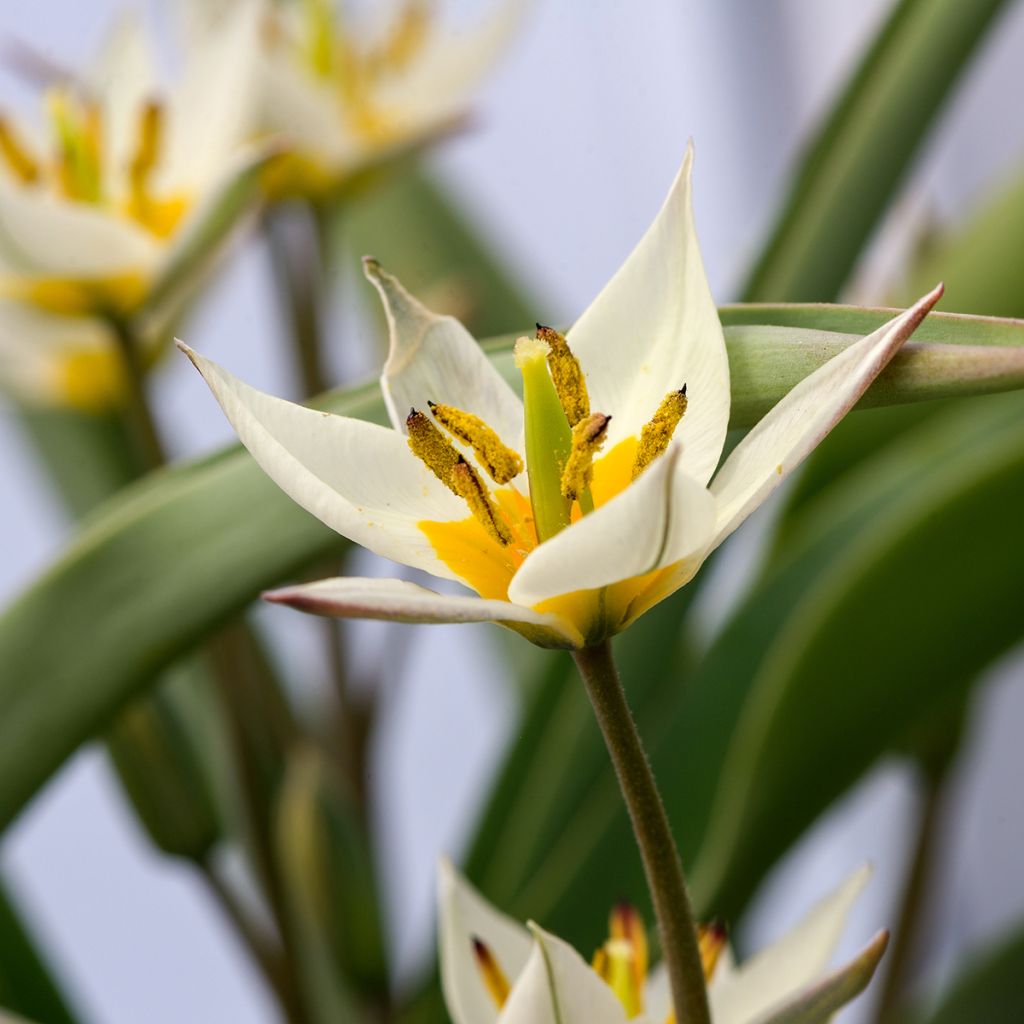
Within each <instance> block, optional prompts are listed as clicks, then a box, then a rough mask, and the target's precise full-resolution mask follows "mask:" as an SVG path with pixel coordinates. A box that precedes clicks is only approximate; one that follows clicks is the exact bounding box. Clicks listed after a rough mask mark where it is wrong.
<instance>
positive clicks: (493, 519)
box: [451, 455, 515, 547]
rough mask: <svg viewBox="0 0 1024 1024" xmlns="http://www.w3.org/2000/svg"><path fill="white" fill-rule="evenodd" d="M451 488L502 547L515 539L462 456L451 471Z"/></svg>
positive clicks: (491, 499) (475, 473)
mask: <svg viewBox="0 0 1024 1024" xmlns="http://www.w3.org/2000/svg"><path fill="white" fill-rule="evenodd" d="M451 488H452V490H453V491H454V492H455V493H456V494H457V495H458V496H459V497H460V498H462V500H463V501H464V502H465V503H466V504H467V505H468V506H469V510H470V512H472V513H473V515H474V517H475V518H476V520H477V522H478V523H480V525H481V526H482V527H483V528H484V529H485V530H486V531H487V533H488V534H490V536H491V537H492V538H493V539H494V540H496V541H497V542H498V543H499V544H500V545H501V546H502V547H508V546H509V544H511V543H512V541H513V540H515V537H513V535H512V531H511V530H510V529H509V528H508V524H507V523H506V522H505V520H504V518H503V517H502V515H501V511H500V510H499V508H498V506H497V504H496V503H495V501H494V499H493V498H492V497H491V495H490V492H489V491H488V490H487V488H486V487H485V486H484V485H483V482H482V481H481V479H480V477H479V475H478V474H477V472H476V470H475V469H473V467H472V466H471V465H470V464H469V463H468V462H466V460H465V459H464V458H462V456H461V455H460V456H459V461H458V462H457V463H456V465H455V468H454V469H453V470H452V473H451Z"/></svg>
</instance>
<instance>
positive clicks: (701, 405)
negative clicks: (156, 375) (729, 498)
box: [568, 145, 729, 484]
mask: <svg viewBox="0 0 1024 1024" xmlns="http://www.w3.org/2000/svg"><path fill="white" fill-rule="evenodd" d="M692 163H693V147H692V145H691V146H690V147H688V149H687V151H686V158H685V159H684V161H683V166H682V168H681V169H680V171H679V174H678V176H677V177H676V180H675V183H674V184H673V185H672V189H671V191H670V192H669V194H668V198H667V199H666V200H665V205H664V206H663V207H662V209H661V212H660V213H659V214H658V216H657V218H656V219H655V221H654V223H653V224H652V225H651V226H650V228H649V229H648V230H647V233H646V234H645V235H644V237H643V238H642V239H641V240H640V244H639V245H638V246H637V247H636V249H634V250H633V252H632V254H631V255H630V257H629V258H628V259H627V260H626V262H625V263H624V264H623V265H622V267H621V268H620V269H619V270H618V272H617V273H616V274H615V276H614V277H613V278H612V279H611V281H609V282H608V284H607V285H605V287H604V289H603V290H602V291H601V294H600V295H598V297H597V298H596V299H595V300H594V301H593V303H592V304H591V305H590V307H589V309H587V311H586V312H585V313H584V314H583V316H581V317H580V319H579V321H578V322H577V323H576V324H575V326H574V327H573V328H572V330H571V331H570V332H569V335H568V337H569V343H570V345H571V346H572V349H573V352H575V353H576V355H577V357H578V358H579V360H580V363H581V364H582V366H583V370H584V372H585V373H586V374H587V387H588V389H589V392H590V404H591V408H593V409H595V410H598V411H600V412H604V413H608V414H609V415H611V416H612V422H611V426H610V429H609V436H608V446H609V448H611V447H613V446H614V445H615V443H616V442H617V441H619V440H621V439H622V438H623V437H630V436H635V435H637V434H639V432H640V430H641V428H642V427H643V425H644V424H645V423H646V422H647V421H648V420H650V418H651V417H652V416H653V415H654V413H655V411H656V410H657V408H658V405H659V403H660V402H661V400H662V399H663V398H664V397H665V395H666V394H668V392H669V391H672V390H674V389H677V388H680V387H682V385H683V384H686V386H687V395H688V398H689V407H688V408H687V410H686V415H685V416H684V417H683V420H682V423H680V425H679V427H678V429H677V430H676V438H677V439H678V440H679V441H680V442H681V443H682V446H683V467H684V469H685V470H686V472H687V473H689V475H690V476H691V477H693V478H694V479H695V480H696V481H697V482H698V483H700V484H706V483H707V482H708V480H710V479H711V474H712V472H714V469H715V467H716V466H717V465H718V460H719V458H720V457H721V454H722V445H723V444H724V443H725V433H726V429H727V427H728V423H729V362H728V358H727V356H726V350H725V337H724V335H723V333H722V325H721V323H720V322H719V320H718V311H717V309H716V307H715V303H714V300H713V299H712V298H711V290H710V288H709V287H708V281H707V276H706V275H705V273H704V264H703V262H702V260H701V255H700V249H699V248H698V245H697V234H696V231H695V229H694V225H693V209H692V205H691V197H690V169H691V166H692Z"/></svg>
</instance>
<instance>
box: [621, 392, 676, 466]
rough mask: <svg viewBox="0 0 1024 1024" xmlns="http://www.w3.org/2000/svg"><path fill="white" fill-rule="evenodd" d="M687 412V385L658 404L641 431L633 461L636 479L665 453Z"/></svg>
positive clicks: (670, 393) (669, 394)
mask: <svg viewBox="0 0 1024 1024" xmlns="http://www.w3.org/2000/svg"><path fill="white" fill-rule="evenodd" d="M685 412H686V385H685V384H684V385H683V386H682V387H681V388H680V389H679V390H678V391H670V392H669V393H668V394H667V395H666V396H665V397H664V398H663V399H662V400H661V405H659V406H658V411H657V412H656V413H655V414H654V418H653V419H652V420H651V421H650V423H648V424H646V425H645V426H644V429H643V430H642V431H641V432H640V444H639V446H638V447H637V451H636V461H635V462H634V463H633V479H634V480H635V479H636V478H637V477H638V476H639V475H640V474H641V473H642V472H643V471H644V470H645V469H646V468H647V467H648V466H649V465H650V464H651V463H652V462H653V461H654V460H655V459H656V458H657V457H658V456H659V455H664V454H665V449H666V448H668V446H669V442H671V440H672V435H673V434H674V433H675V432H676V427H678V426H679V421H680V420H681V419H682V418H683V413H685Z"/></svg>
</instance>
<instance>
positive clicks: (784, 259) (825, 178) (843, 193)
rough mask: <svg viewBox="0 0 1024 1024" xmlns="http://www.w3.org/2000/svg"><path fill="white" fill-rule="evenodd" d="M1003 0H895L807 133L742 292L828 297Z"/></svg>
mask: <svg viewBox="0 0 1024 1024" xmlns="http://www.w3.org/2000/svg"><path fill="white" fill-rule="evenodd" d="M1006 6H1009V5H1008V4H1007V3H1006V2H1004V0H973V2H972V3H962V2H961V0H901V2H900V3H899V4H898V5H897V6H896V7H895V9H894V10H893V12H892V14H891V15H890V16H889V20H888V22H887V23H886V25H885V26H884V28H883V29H882V31H881V32H880V33H879V35H878V36H877V37H876V38H875V41H874V43H873V44H872V46H871V48H870V49H869V50H868V52H867V54H866V55H865V57H864V59H863V60H862V61H861V63H860V66H859V67H858V68H857V69H856V71H855V73H854V75H853V76H852V78H851V80H850V82H849V84H848V85H847V86H846V88H845V90H844V92H843V94H842V96H841V97H840V99H839V101H838V103H836V104H835V105H834V106H833V108H832V112H831V113H830V115H829V117H828V118H827V120H826V121H825V123H824V124H823V125H822V126H821V127H820V129H819V130H818V131H817V132H816V134H815V136H814V138H813V140H812V142H811V144H810V145H809V147H808V149H807V152H806V154H805V155H804V157H803V159H802V160H801V162H800V167H799V170H798V171H797V173H796V175H795V176H794V177H793V184H792V188H791V191H790V193H789V197H788V199H787V200H786V204H785V206H784V207H783V209H782V212H781V214H780V217H779V220H778V222H777V224H776V226H775V229H774V231H773V233H772V236H771V239H770V241H769V242H768V244H767V245H766V246H765V248H764V250H763V252H762V255H761V257H760V259H759V260H758V263H757V265H756V266H755V268H754V270H753V272H752V273H751V276H750V279H749V281H748V282H747V285H746V287H745V289H744V292H743V294H744V296H745V297H746V298H748V299H769V300H791V301H807V300H814V299H819V300H821V299H825V300H827V299H832V298H834V297H835V296H836V295H837V294H838V291H839V289H840V287H841V286H842V284H843V283H844V282H845V281H846V280H847V278H848V277H849V274H850V271H851V270H852V269H853V267H854V265H855V263H856V260H857V258H858V256H859V255H860V253H861V251H862V250H863V248H864V245H865V243H866V242H867V241H868V239H869V238H870V236H871V233H872V231H873V230H874V228H875V225H876V224H877V223H878V220H879V218H880V216H881V215H882V213H883V212H884V211H885V209H886V207H887V206H888V204H889V202H890V200H891V199H892V197H893V195H894V194H895V192H896V189H897V188H898V186H899V184H900V182H901V180H902V178H903V176H904V174H905V173H906V171H907V169H908V167H909V166H910V163H911V161H912V159H913V157H914V155H915V154H916V152H917V150H918V147H919V146H920V144H921V142H922V140H923V139H924V138H925V137H926V135H927V132H928V129H929V127H930V126H931V124H932V123H933V122H934V120H935V118H936V115H937V114H938V113H939V112H940V111H941V109H942V107H943V104H944V102H945V100H946V99H947V97H948V95H949V94H950V92H951V90H952V89H953V86H954V85H955V84H956V82H957V80H958V78H959V76H960V74H961V72H962V71H963V69H964V68H965V66H966V65H967V63H968V60H969V59H970V57H971V56H972V55H973V53H974V52H975V51H976V49H977V47H978V45H979V43H980V42H981V40H982V39H983V38H984V36H985V33H986V31H987V30H988V29H989V28H990V26H991V25H992V24H993V22H994V21H995V18H996V16H997V15H998V14H999V13H1000V11H1001V10H1002V9H1003V8H1004V7H1006Z"/></svg>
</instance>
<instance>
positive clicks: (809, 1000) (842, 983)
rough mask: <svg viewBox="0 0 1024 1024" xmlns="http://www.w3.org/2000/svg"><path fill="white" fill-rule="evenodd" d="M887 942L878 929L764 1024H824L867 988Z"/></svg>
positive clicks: (726, 1023) (886, 937)
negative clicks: (855, 951)
mask: <svg viewBox="0 0 1024 1024" xmlns="http://www.w3.org/2000/svg"><path fill="white" fill-rule="evenodd" d="M888 944H889V933H888V932H879V933H878V935H876V936H875V937H874V938H873V939H872V940H871V942H870V943H869V944H868V945H867V946H865V947H864V949H863V950H861V952H860V953H859V954H858V955H857V956H856V957H855V958H854V959H853V960H851V961H850V962H849V963H847V964H845V965H844V966H843V967H841V968H839V969H838V970H836V971H833V972H832V973H831V974H829V975H828V976H827V977H825V978H823V979H822V980H821V981H819V982H817V983H816V984H815V985H813V986H811V988H809V989H807V990H805V991H804V992H801V993H800V995H798V996H796V997H794V998H793V999H791V1000H790V1001H788V1002H787V1003H786V1005H785V1006H781V1007H779V1009H778V1010H776V1011H775V1012H774V1013H773V1014H772V1015H771V1016H770V1017H766V1018H765V1020H764V1024H828V1022H829V1021H830V1020H832V1016H833V1014H834V1013H835V1012H836V1011H837V1010H840V1009H842V1007H844V1006H845V1005H846V1004H847V1003H848V1002H850V1001H851V1000H852V999H856V997H857V996H859V995H860V994H861V992H863V991H864V989H866V988H867V987H868V984H869V983H870V981H871V979H872V977H874V974H875V970H876V968H877V967H878V964H879V962H880V961H881V959H882V955H883V954H884V953H885V948H886V946H887V945H888ZM716 1024H718V1022H717V1021H716ZM723 1024H728V1022H723Z"/></svg>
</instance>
